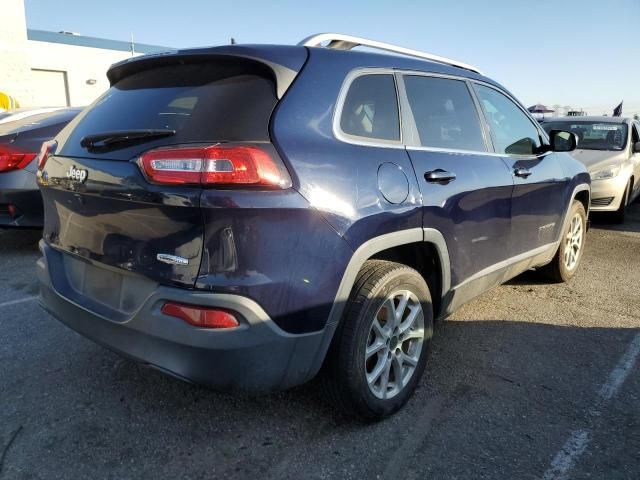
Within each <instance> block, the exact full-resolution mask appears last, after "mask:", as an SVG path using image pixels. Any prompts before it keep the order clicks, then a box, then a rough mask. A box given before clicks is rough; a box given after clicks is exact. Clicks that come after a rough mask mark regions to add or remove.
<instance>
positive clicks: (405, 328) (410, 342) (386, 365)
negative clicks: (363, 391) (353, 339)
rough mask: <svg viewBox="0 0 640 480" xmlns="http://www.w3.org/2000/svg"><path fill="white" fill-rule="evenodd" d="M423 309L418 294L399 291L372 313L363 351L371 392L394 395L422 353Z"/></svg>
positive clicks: (379, 396)
mask: <svg viewBox="0 0 640 480" xmlns="http://www.w3.org/2000/svg"><path fill="white" fill-rule="evenodd" d="M423 341H424V312H423V310H422V304H421V303H420V300H419V299H418V297H417V296H416V295H415V294H414V293H412V292H410V291H408V290H399V291H395V292H393V293H392V294H391V295H389V296H388V297H387V298H386V299H385V301H384V302H383V303H382V305H381V306H380V308H379V309H378V311H377V312H376V314H375V316H374V318H373V321H372V323H371V328H370V330H369V335H368V338H367V347H366V350H365V370H366V371H365V374H366V378H367V384H368V385H369V389H370V390H371V393H373V394H374V395H375V396H376V397H378V398H380V399H388V398H392V397H394V396H396V395H397V394H398V393H400V392H401V391H402V389H403V388H404V387H405V386H406V385H407V383H408V382H409V380H410V379H411V376H412V375H413V373H414V372H415V370H416V366H417V365H418V362H419V360H420V355H421V354H422V342H423Z"/></svg>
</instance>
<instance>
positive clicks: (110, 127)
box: [58, 61, 277, 160]
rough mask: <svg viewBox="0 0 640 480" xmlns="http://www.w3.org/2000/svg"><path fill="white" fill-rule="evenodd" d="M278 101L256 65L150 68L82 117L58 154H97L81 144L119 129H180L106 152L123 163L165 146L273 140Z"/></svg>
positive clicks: (127, 80)
mask: <svg viewBox="0 0 640 480" xmlns="http://www.w3.org/2000/svg"><path fill="white" fill-rule="evenodd" d="M276 103H277V98H276V92H275V84H274V82H273V80H272V79H271V77H270V75H269V74H268V72H263V71H258V70H257V69H256V67H255V65H248V64H243V63H239V62H235V63H234V62H221V61H217V62H215V63H214V62H212V63H199V64H187V65H170V66H163V67H159V68H153V69H149V70H144V71H141V72H138V73H135V74H133V75H130V76H128V77H126V78H124V79H122V80H121V81H119V82H118V83H116V84H115V85H114V86H113V87H111V88H110V89H109V90H108V91H107V92H106V93H105V94H104V95H103V96H102V97H100V98H99V99H98V100H97V101H96V102H95V103H94V104H93V105H92V106H91V107H90V108H89V109H88V111H86V112H85V113H84V114H83V115H81V117H80V118H79V119H78V121H77V125H75V128H74V129H73V130H72V132H71V133H70V134H69V136H68V138H65V139H62V140H63V141H62V142H61V145H60V148H59V150H58V152H59V154H61V155H67V156H76V155H77V156H95V155H96V154H91V153H88V152H87V150H85V149H83V148H82V147H81V146H80V140H81V139H82V138H83V137H84V136H86V135H92V134H99V133H104V132H111V131H117V130H137V129H170V130H175V131H176V134H175V135H174V136H171V137H165V138H163V139H159V140H155V141H153V142H148V143H145V144H143V145H137V146H133V147H128V148H123V149H119V150H113V151H110V152H108V153H107V154H105V155H107V156H108V157H109V158H112V159H123V160H124V159H127V160H128V159H130V158H132V157H133V156H135V155H137V154H139V153H140V152H141V151H144V150H147V149H149V148H152V147H155V146H159V145H167V144H181V143H209V142H227V141H268V140H269V119H270V117H271V113H272V111H273V109H274V107H275V105H276Z"/></svg>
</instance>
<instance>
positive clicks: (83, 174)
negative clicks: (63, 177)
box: [67, 165, 89, 183]
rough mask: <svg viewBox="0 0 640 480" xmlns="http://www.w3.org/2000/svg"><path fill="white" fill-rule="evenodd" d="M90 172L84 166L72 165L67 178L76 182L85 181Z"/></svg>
mask: <svg viewBox="0 0 640 480" xmlns="http://www.w3.org/2000/svg"><path fill="white" fill-rule="evenodd" d="M88 174H89V172H87V171H86V170H84V169H82V168H76V166H75V165H72V166H71V168H69V171H68V172H67V178H68V179H70V180H74V181H76V182H80V183H84V182H85V180H86V179H87V176H88Z"/></svg>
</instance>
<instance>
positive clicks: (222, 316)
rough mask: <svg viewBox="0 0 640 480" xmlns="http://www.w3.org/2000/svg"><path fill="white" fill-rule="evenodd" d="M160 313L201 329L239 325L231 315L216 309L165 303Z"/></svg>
mask: <svg viewBox="0 0 640 480" xmlns="http://www.w3.org/2000/svg"><path fill="white" fill-rule="evenodd" d="M162 313H164V314H165V315H169V316H171V317H176V318H179V319H180V320H183V321H185V322H187V323H188V324H189V325H193V326H194V327H201V328H234V327H237V326H238V325H239V323H238V320H237V319H236V317H234V316H233V314H231V313H229V312H227V311H226V310H220V309H216V308H205V307H196V306H193V305H183V304H180V303H173V302H166V303H165V304H164V305H163V306H162Z"/></svg>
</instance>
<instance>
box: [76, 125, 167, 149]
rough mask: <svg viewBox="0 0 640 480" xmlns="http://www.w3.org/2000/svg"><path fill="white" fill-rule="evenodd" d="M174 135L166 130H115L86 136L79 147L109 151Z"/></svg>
mask: <svg viewBox="0 0 640 480" xmlns="http://www.w3.org/2000/svg"><path fill="white" fill-rule="evenodd" d="M175 134H176V131H175V130H168V129H152V128H142V129H139V130H117V131H113V132H102V133H95V134H92V135H86V136H85V137H83V138H82V140H80V146H81V147H84V148H86V149H88V150H110V149H115V148H121V147H124V146H126V145H131V144H136V143H143V142H148V141H150V140H155V139H157V138H163V137H171V136H173V135H175Z"/></svg>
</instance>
